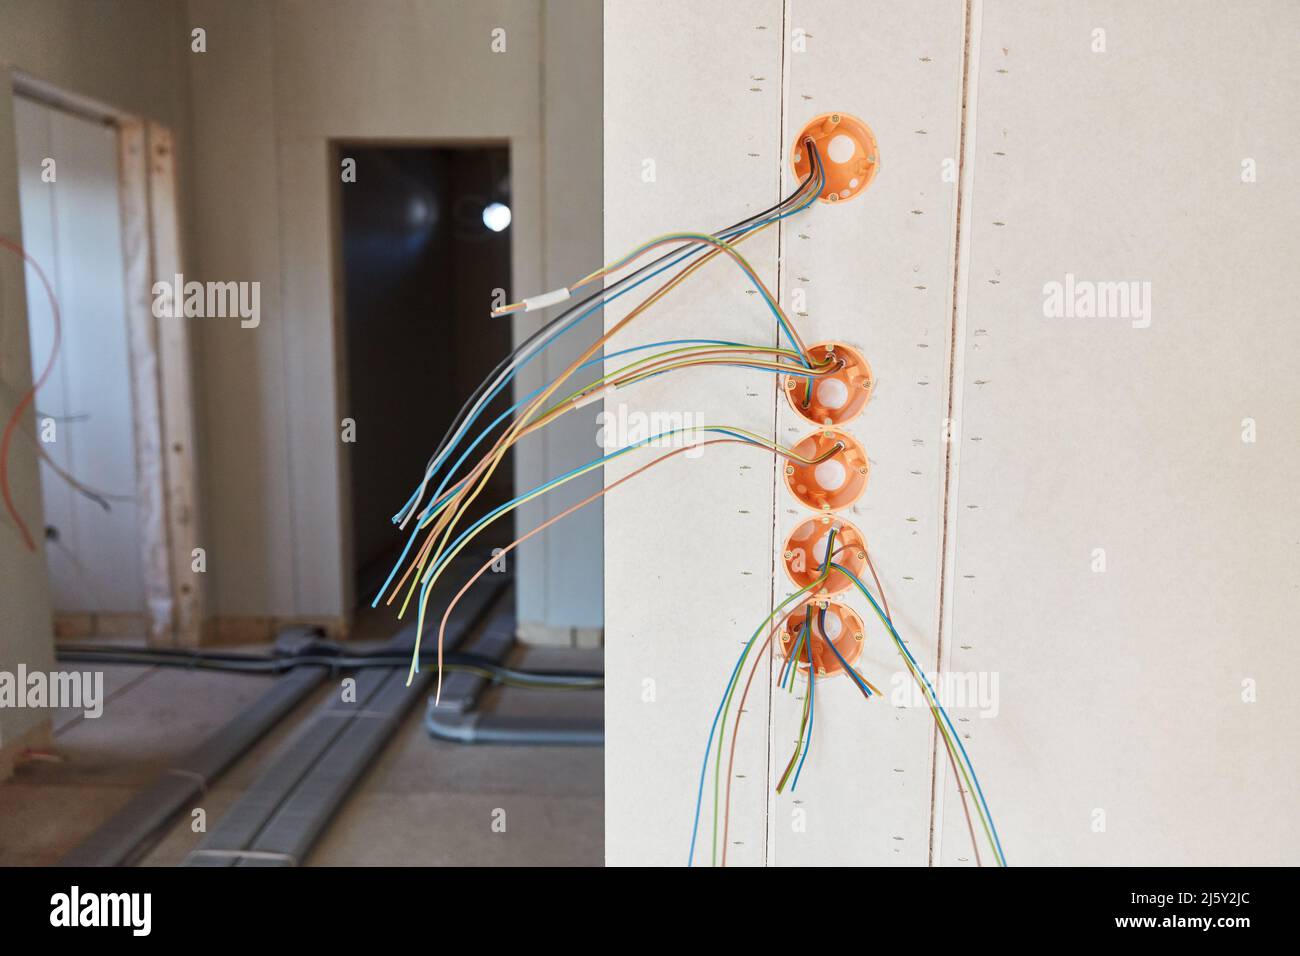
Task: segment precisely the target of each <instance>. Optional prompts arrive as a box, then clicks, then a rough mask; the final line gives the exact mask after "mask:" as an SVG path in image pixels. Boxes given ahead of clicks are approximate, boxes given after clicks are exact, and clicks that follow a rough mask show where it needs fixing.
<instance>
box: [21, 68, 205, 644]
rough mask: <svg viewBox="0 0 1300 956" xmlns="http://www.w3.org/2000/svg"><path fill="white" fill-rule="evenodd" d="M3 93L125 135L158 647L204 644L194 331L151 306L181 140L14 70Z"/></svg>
mask: <svg viewBox="0 0 1300 956" xmlns="http://www.w3.org/2000/svg"><path fill="white" fill-rule="evenodd" d="M8 72H9V78H10V82H9V83H8V84H3V85H0V96H22V97H24V98H26V99H28V100H32V101H35V102H37V103H40V104H42V105H45V106H48V107H52V108H54V109H58V110H62V111H64V112H68V113H72V114H74V115H77V116H80V117H82V118H85V119H89V120H92V121H94V122H97V123H102V124H104V125H106V126H109V127H111V128H112V129H113V130H114V131H115V133H116V136H117V157H118V191H119V201H120V207H121V228H122V255H123V268H124V273H125V274H124V277H123V278H124V288H125V290H126V303H125V305H126V315H127V335H128V351H129V355H130V373H131V399H132V403H131V404H132V411H133V418H134V426H135V427H134V439H135V461H136V498H137V507H138V509H139V521H140V547H141V567H142V570H143V572H144V574H143V578H144V592H145V593H144V599H145V607H144V611H145V616H146V619H147V633H146V637H147V640H148V643H149V644H150V645H151V646H180V647H197V646H198V645H199V643H200V642H201V640H202V625H203V612H204V604H205V588H204V587H203V585H202V581H203V577H202V574H201V573H199V571H200V569H202V568H203V567H205V565H203V564H196V559H198V558H199V556H200V555H201V554H202V552H201V550H200V544H199V540H198V539H199V530H200V529H199V510H198V493H197V481H196V476H197V463H196V451H197V449H196V437H197V435H196V425H195V417H194V409H195V402H194V384H193V383H194V379H193V361H192V355H191V345H190V332H189V326H188V324H187V323H186V322H184V321H182V320H176V319H170V320H169V319H165V318H164V319H159V318H157V317H155V316H154V313H153V303H154V295H153V287H154V283H155V282H156V281H165V282H167V283H168V284H170V283H171V282H172V280H173V277H174V276H176V275H180V274H182V273H183V269H182V259H183V255H182V244H181V237H180V217H179V201H178V189H177V159H176V138H175V136H174V135H173V133H172V131H171V130H170V129H169V128H168V127H166V126H164V125H163V124H161V123H157V122H154V121H153V120H148V119H145V118H143V117H139V116H135V115H133V114H130V113H126V112H124V111H121V110H118V109H116V108H115V107H112V106H109V105H107V104H104V103H100V102H98V101H96V100H93V99H91V98H89V97H85V96H81V95H80V94H75V93H71V92H68V91H66V90H63V89H61V88H59V87H57V86H55V85H53V84H50V83H47V82H45V81H44V80H41V79H39V78H37V77H34V76H32V75H31V74H28V73H25V72H23V71H21V70H17V69H12V68H11V69H9V71H8Z"/></svg>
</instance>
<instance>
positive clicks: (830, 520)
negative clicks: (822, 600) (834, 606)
mask: <svg viewBox="0 0 1300 956" xmlns="http://www.w3.org/2000/svg"><path fill="white" fill-rule="evenodd" d="M832 530H833V531H834V532H835V551H834V553H833V554H832V555H831V560H832V561H834V562H835V563H836V564H838V565H842V566H843V567H846V568H848V569H849V570H850V571H852V572H853V573H854V574H855V575H857V576H858V577H859V578H860V577H862V575H863V574H864V573H865V572H866V569H867V544H866V539H865V538H863V537H862V532H861V531H859V530H858V529H857V528H856V527H855V526H854V525H852V524H850V523H849V522H847V521H845V520H844V519H843V518H840V517H836V516H834V515H822V516H821V517H820V518H809V519H808V520H807V521H805V522H803V524H801V525H799V527H797V528H795V529H794V530H793V531H791V532H790V537H789V538H787V539H786V542H785V553H784V555H783V557H784V559H785V573H786V574H788V575H789V576H790V580H791V581H793V582H794V583H795V586H796V587H800V588H806V587H808V586H809V585H811V584H812V583H813V582H814V581H816V580H817V577H818V575H820V574H821V569H822V565H823V564H824V563H825V561H826V543H827V541H828V540H829V539H830V534H831V531H832ZM852 584H853V582H852V581H850V580H849V579H848V577H846V576H845V574H844V572H842V571H832V572H831V573H830V574H828V575H827V576H826V580H825V581H824V582H822V586H821V587H820V588H818V589H817V592H816V594H817V596H818V597H824V596H826V595H831V594H839V593H840V592H841V591H846V590H848V588H849V587H850V586H851V585H852Z"/></svg>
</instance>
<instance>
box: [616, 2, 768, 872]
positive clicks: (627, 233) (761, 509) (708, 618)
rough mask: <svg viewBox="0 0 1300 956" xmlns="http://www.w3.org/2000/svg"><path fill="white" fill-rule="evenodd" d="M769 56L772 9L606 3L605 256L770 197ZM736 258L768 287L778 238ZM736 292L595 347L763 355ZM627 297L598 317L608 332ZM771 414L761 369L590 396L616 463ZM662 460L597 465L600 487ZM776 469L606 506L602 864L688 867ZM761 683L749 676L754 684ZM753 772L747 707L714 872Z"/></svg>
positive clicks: (750, 799) (758, 708) (694, 287)
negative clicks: (666, 442) (748, 348)
mask: <svg viewBox="0 0 1300 956" xmlns="http://www.w3.org/2000/svg"><path fill="white" fill-rule="evenodd" d="M781 58H782V4H781V3H780V2H779V0H748V2H742V3H728V4H725V5H723V4H711V5H707V6H705V5H700V4H695V3H689V2H685V0H670V2H664V0H654V2H650V0H638V2H617V3H607V4H606V5H605V252H606V259H607V260H608V259H612V258H615V257H618V256H621V255H622V254H624V253H626V252H627V251H628V250H629V249H631V248H633V247H634V246H636V245H638V244H639V243H641V242H644V241H645V240H647V239H648V238H650V237H653V236H656V235H660V234H663V233H666V232H670V231H679V230H682V229H691V230H698V229H701V228H705V229H716V228H720V227H722V226H725V225H727V224H729V223H731V222H735V221H738V220H740V219H743V218H746V217H748V216H751V215H753V214H755V213H757V212H759V211H761V210H763V209H765V208H767V207H768V206H770V205H772V204H773V203H775V202H776V201H777V200H778V198H779V195H778V193H779V190H780V187H781V175H780V164H781V157H782V155H783V148H782V144H781V142H780V125H779V123H780V109H781V79H780V78H781ZM744 254H745V256H746V258H748V259H749V261H750V262H751V263H752V264H753V266H754V267H755V269H756V270H757V272H758V273H759V275H760V276H761V277H762V278H763V279H764V281H765V282H766V283H767V284H768V285H769V286H771V287H772V288H773V290H774V291H775V289H776V286H775V283H776V278H777V275H776V254H777V244H776V230H768V231H766V232H763V233H761V234H759V235H758V236H756V237H754V238H752V239H750V240H749V241H747V242H745V243H744ZM652 288H654V286H653V285H649V286H645V287H643V289H652ZM749 288H750V287H749V286H748V285H747V283H746V280H745V279H744V278H743V276H742V275H741V273H740V272H739V270H737V269H736V267H735V266H734V265H733V264H732V263H730V262H724V261H715V262H713V263H710V265H709V266H707V267H706V268H704V269H702V270H701V271H700V272H699V273H697V274H696V275H695V276H693V277H692V278H691V279H690V280H689V282H688V283H687V284H685V285H683V286H682V287H681V288H680V289H679V290H677V291H675V292H674V293H672V294H671V295H670V297H668V298H666V299H665V300H664V301H663V302H662V303H661V304H659V305H657V306H656V307H655V308H654V310H653V311H652V312H650V313H648V314H647V315H646V316H645V317H643V318H641V319H638V320H637V321H635V322H634V323H633V324H632V325H631V326H630V327H629V329H628V331H627V332H626V334H620V335H619V337H618V339H617V345H616V346H615V345H614V344H612V343H611V348H614V347H617V348H627V347H630V346H633V345H637V344H642V343H648V342H655V341H662V340H668V339H683V338H716V339H723V340H731V341H744V342H757V343H762V344H773V343H774V342H775V341H776V338H775V331H776V325H775V322H774V320H773V318H772V315H771V313H770V312H768V311H767V310H766V309H765V308H764V306H763V304H762V302H761V300H760V299H759V297H758V295H757V294H750V293H749V291H748V290H749ZM640 291H641V290H638V292H635V293H633V294H631V295H628V296H626V297H624V298H621V299H619V300H617V301H616V302H615V303H613V304H611V305H610V306H607V307H606V310H605V322H606V327H607V328H608V327H610V326H612V325H613V323H615V322H617V321H618V320H619V319H621V318H622V317H623V316H624V315H625V314H626V313H627V311H628V308H629V305H631V304H633V303H635V302H638V301H640V299H641V295H639V294H638V293H639V292H640ZM607 366H608V367H609V369H610V370H612V369H613V368H615V367H617V365H616V363H615V362H608V363H607ZM775 398H776V390H775V380H774V378H773V377H772V376H771V375H769V374H767V373H763V372H757V371H749V370H741V369H721V370H705V369H700V370H690V371H681V372H677V373H674V374H672V375H666V376H660V377H658V378H654V379H650V380H648V381H645V382H642V383H640V384H638V385H637V386H635V387H633V388H629V389H627V390H626V391H624V392H620V393H618V394H617V395H615V396H613V397H610V398H609V399H607V401H606V402H605V413H606V416H607V419H608V422H609V428H610V432H611V434H610V435H609V436H608V437H609V438H610V440H611V441H612V442H613V444H614V446H615V447H619V446H621V445H623V444H626V443H627V439H628V437H629V435H631V437H633V438H635V433H633V432H632V429H635V428H641V429H643V430H644V429H647V428H648V429H650V433H651V434H654V433H658V432H660V431H663V430H664V426H667V427H669V428H671V427H675V424H676V423H681V422H691V421H693V422H695V423H697V424H712V423H720V424H721V423H725V424H732V425H736V426H739V427H742V428H746V429H749V430H751V431H754V432H757V433H759V434H761V435H765V436H768V437H769V438H770V437H771V436H772V435H773V430H774V419H773V416H774V405H775ZM644 433H645V432H644V431H643V432H642V434H644ZM668 450H669V449H667V448H655V449H643V450H640V451H637V452H634V453H631V454H629V455H627V456H625V457H623V458H621V459H619V460H618V461H617V462H616V463H611V465H610V466H608V467H607V468H606V469H605V478H606V483H607V484H609V483H611V482H613V481H616V480H618V479H619V478H620V477H622V476H623V475H625V474H627V473H628V472H629V470H630V469H632V468H635V467H638V466H640V465H643V464H645V463H647V462H648V461H650V460H652V459H653V458H655V457H657V456H658V455H661V454H664V453H665V452H666V451H668ZM692 454H695V453H692ZM773 466H774V463H773V456H772V455H771V454H770V453H767V452H765V451H759V450H756V449H754V448H751V447H742V446H740V445H718V446H712V447H709V448H705V449H703V450H702V452H700V453H699V456H698V457H695V458H688V457H687V456H686V455H685V454H682V455H679V456H677V457H676V458H675V459H673V460H671V461H669V462H668V463H666V464H664V465H662V466H659V467H657V468H656V469H655V470H653V471H650V472H647V473H646V474H644V475H641V476H639V477H638V478H636V479H634V481H633V482H630V483H629V484H628V485H627V486H625V487H620V488H617V489H615V490H614V491H612V492H611V493H610V494H609V495H608V496H607V498H606V499H605V543H606V561H605V576H606V577H605V630H606V651H605V654H606V658H605V666H606V728H605V733H606V738H605V739H606V749H605V755H606V756H605V852H606V859H607V861H608V862H609V863H611V864H630V863H636V864H675V865H682V864H684V863H685V862H686V860H687V854H688V848H689V845H690V839H691V825H692V817H693V814H694V809H695V801H696V792H697V791H696V788H697V783H698V781H699V778H700V767H701V762H702V760H703V756H704V750H705V744H706V740H707V737H708V734H709V727H710V722H711V721H712V719H713V716H714V713H715V711H716V710H717V709H718V702H719V699H720V697H721V695H722V692H723V690H724V687H725V684H726V680H727V676H728V675H729V674H730V673H731V670H732V668H733V667H734V666H735V665H736V661H737V657H738V655H739V654H740V651H741V648H742V646H743V644H744V642H745V641H746V640H747V639H748V638H749V636H750V634H752V633H753V631H754V629H755V628H756V627H758V626H759V624H760V623H761V622H762V621H763V619H764V617H766V616H767V614H768V612H769V610H770V608H771V606H772V605H771V601H772V502H773V494H774V467H773ZM766 674H767V667H766V665H764V666H763V667H762V668H761V669H760V672H759V674H758V676H757V677H756V678H755V680H756V683H757V686H758V687H760V688H761V687H763V686H765V683H766V679H767V677H766ZM767 776H768V767H767V700H766V695H762V694H759V695H755V696H753V697H751V700H750V703H749V705H748V708H747V713H746V716H745V724H744V725H743V727H742V732H741V738H740V741H739V744H738V747H737V752H736V778H735V779H734V780H733V788H732V826H731V834H730V846H729V848H728V849H729V857H728V861H729V862H734V863H737V864H751V865H752V864H761V863H762V862H763V860H764V852H765V844H766V812H765V811H766V805H767V784H766V780H767ZM701 818H702V820H701V822H702V827H701V831H700V834H701V836H700V840H699V844H698V846H697V852H696V862H697V863H699V862H704V863H707V862H708V861H709V859H710V856H711V851H712V840H711V835H710V834H711V812H705V813H703V814H701Z"/></svg>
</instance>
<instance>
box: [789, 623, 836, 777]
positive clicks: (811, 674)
mask: <svg viewBox="0 0 1300 956" xmlns="http://www.w3.org/2000/svg"><path fill="white" fill-rule="evenodd" d="M823 613H824V612H823ZM811 617H812V615H811V614H810V615H808V618H805V622H806V621H807V620H808V619H809V618H811ZM822 639H823V640H825V641H828V642H829V641H830V638H828V637H827V636H826V632H825V631H822ZM816 687H817V665H816V664H814V663H813V656H812V638H811V637H809V639H808V735H807V736H806V737H805V738H804V744H803V756H802V757H800V758H799V766H797V767H795V768H794V780H792V781H791V782H790V792H791V793H794V788H795V787H797V786H799V774H801V773H802V772H803V762H804V761H805V760H807V759H808V751H809V750H811V749H812V735H813V719H814V718H815V717H816V716H817V694H816Z"/></svg>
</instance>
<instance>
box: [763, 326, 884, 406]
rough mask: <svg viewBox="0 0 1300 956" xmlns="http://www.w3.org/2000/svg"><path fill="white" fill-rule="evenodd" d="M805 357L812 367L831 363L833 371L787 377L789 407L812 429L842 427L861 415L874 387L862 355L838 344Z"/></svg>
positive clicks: (824, 346)
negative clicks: (806, 420)
mask: <svg viewBox="0 0 1300 956" xmlns="http://www.w3.org/2000/svg"><path fill="white" fill-rule="evenodd" d="M808 357H809V358H810V359H811V360H812V361H813V364H815V365H820V364H823V363H825V362H826V361H827V360H828V359H829V360H831V361H834V362H835V363H836V369H835V371H833V372H829V373H827V374H825V375H816V376H805V375H787V376H786V377H785V397H786V398H788V399H789V400H790V407H791V408H793V409H794V410H795V411H796V412H798V413H799V414H800V415H802V416H803V417H804V418H806V419H808V421H810V422H812V423H813V424H814V425H843V424H844V423H845V422H847V421H851V420H852V419H854V418H856V417H857V416H858V415H859V414H861V413H862V409H863V408H865V407H866V404H867V402H868V401H870V400H871V390H872V388H873V387H874V385H875V379H873V378H872V377H871V366H870V365H868V364H867V360H866V359H864V358H863V357H862V353H861V352H859V351H858V350H857V349H855V348H851V347H850V346H847V345H844V344H843V343H841V342H822V343H821V344H820V345H814V346H813V347H812V348H810V349H809V350H808Z"/></svg>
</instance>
